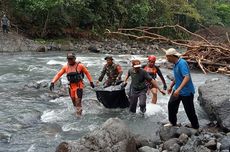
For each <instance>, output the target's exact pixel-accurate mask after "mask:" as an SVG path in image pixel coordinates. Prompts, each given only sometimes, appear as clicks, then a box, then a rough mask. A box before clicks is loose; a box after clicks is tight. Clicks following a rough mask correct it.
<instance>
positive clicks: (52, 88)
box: [50, 82, 54, 91]
mask: <svg viewBox="0 0 230 152" xmlns="http://www.w3.org/2000/svg"><path fill="white" fill-rule="evenodd" d="M53 90H54V83H53V82H51V83H50V91H53Z"/></svg>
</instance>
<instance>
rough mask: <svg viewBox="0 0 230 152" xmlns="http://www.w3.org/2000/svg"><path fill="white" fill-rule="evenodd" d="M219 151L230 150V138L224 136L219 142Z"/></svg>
mask: <svg viewBox="0 0 230 152" xmlns="http://www.w3.org/2000/svg"><path fill="white" fill-rule="evenodd" d="M220 144H221V145H220V150H229V148H230V136H225V137H224V138H222V139H221V140H220Z"/></svg>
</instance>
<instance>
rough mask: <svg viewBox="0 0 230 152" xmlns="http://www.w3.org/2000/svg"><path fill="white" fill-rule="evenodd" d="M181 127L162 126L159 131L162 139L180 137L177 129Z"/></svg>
mask: <svg viewBox="0 0 230 152" xmlns="http://www.w3.org/2000/svg"><path fill="white" fill-rule="evenodd" d="M178 129H179V127H164V126H162V127H161V128H160V131H159V135H160V139H161V140H163V141H166V140H169V139H170V138H175V137H178V133H177V130H178Z"/></svg>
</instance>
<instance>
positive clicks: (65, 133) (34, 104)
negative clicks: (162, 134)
mask: <svg viewBox="0 0 230 152" xmlns="http://www.w3.org/2000/svg"><path fill="white" fill-rule="evenodd" d="M65 55H66V53H65V52H58V53H57V52H49V53H23V54H13V55H12V54H2V55H0V61H1V62H0V95H1V98H0V151H2V152H51V151H55V148H56V147H57V145H58V144H59V143H60V142H62V141H71V140H76V139H79V138H80V137H81V136H83V135H84V134H86V133H88V132H90V131H92V130H94V129H95V128H97V127H98V126H100V125H101V124H102V123H103V122H105V121H106V120H107V119H108V118H111V117H118V118H121V119H123V120H124V121H125V122H126V123H127V124H128V126H129V127H130V128H131V130H132V131H133V132H134V133H138V134H142V135H145V136H147V137H149V138H152V137H156V135H155V132H156V131H157V129H158V127H159V125H160V123H159V122H161V121H162V120H167V102H168V99H169V96H168V95H166V96H162V95H161V94H158V104H157V105H152V104H150V103H149V102H150V100H151V97H150V95H149V96H148V99H147V102H148V104H147V111H146V114H145V115H142V114H140V112H139V111H138V112H137V114H131V113H129V112H128V109H112V110H111V109H106V108H104V107H103V106H102V105H101V104H99V103H98V101H97V99H96V95H95V92H94V91H93V89H91V88H90V87H89V83H88V81H87V79H86V78H85V85H86V87H85V89H84V97H83V109H84V111H83V116H82V118H76V117H75V114H74V108H73V106H72V102H71V100H70V98H69V97H68V96H64V97H60V98H57V99H54V100H50V99H49V100H48V98H47V97H46V96H45V95H46V94H52V93H51V92H50V91H49V90H48V89H47V90H39V89H32V88H28V87H25V86H26V85H28V84H29V83H33V82H43V81H50V80H51V79H52V78H53V76H54V75H55V74H56V72H57V71H58V70H59V69H60V68H61V65H62V64H64V63H65V62H66V58H65ZM77 56H78V57H77V59H78V60H80V61H81V62H82V63H83V64H85V65H87V67H88V70H89V71H90V73H91V75H92V77H93V79H94V81H95V80H96V79H97V78H98V75H99V74H100V71H101V69H102V67H103V64H104V63H105V62H104V57H105V55H104V54H77ZM114 58H115V61H117V62H119V63H120V64H121V65H122V67H123V69H124V73H126V72H127V70H128V68H130V62H129V61H130V59H133V58H139V59H142V60H143V59H145V57H144V56H141V55H139V56H135V55H114ZM162 73H163V74H164V75H166V74H170V73H171V70H168V69H162ZM212 76H213V75H207V76H205V75H203V74H202V73H199V72H196V73H194V72H193V73H192V77H193V81H194V84H195V86H196V97H195V106H196V110H197V114H198V117H199V119H205V118H206V115H205V113H204V112H203V110H202V109H201V108H200V106H199V104H198V102H197V96H198V93H197V88H198V86H199V85H201V84H203V83H204V82H205V80H206V79H207V78H209V77H212ZM123 77H124V76H123ZM166 81H167V83H168V84H169V83H170V81H169V80H168V79H167V78H166ZM62 82H63V84H64V85H65V84H66V78H65V77H63V78H62ZM159 84H160V83H159ZM160 85H161V84H160ZM161 86H162V85H161ZM56 91H57V89H56ZM178 119H179V120H178V121H179V122H183V123H184V122H188V120H187V117H186V116H185V113H184V109H183V106H180V109H179V114H178Z"/></svg>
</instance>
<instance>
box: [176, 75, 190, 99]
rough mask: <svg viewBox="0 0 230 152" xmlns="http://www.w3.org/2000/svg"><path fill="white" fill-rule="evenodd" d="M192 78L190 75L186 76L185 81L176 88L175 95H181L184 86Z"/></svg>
mask: <svg viewBox="0 0 230 152" xmlns="http://www.w3.org/2000/svg"><path fill="white" fill-rule="evenodd" d="M189 80H190V76H188V75H187V76H185V77H184V79H183V81H182V82H181V84H180V86H179V87H178V88H177V89H176V90H175V92H174V93H173V95H174V96H176V97H177V96H179V94H180V91H181V90H182V89H183V88H184V86H185V85H186V84H187V83H188V81H189Z"/></svg>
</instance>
